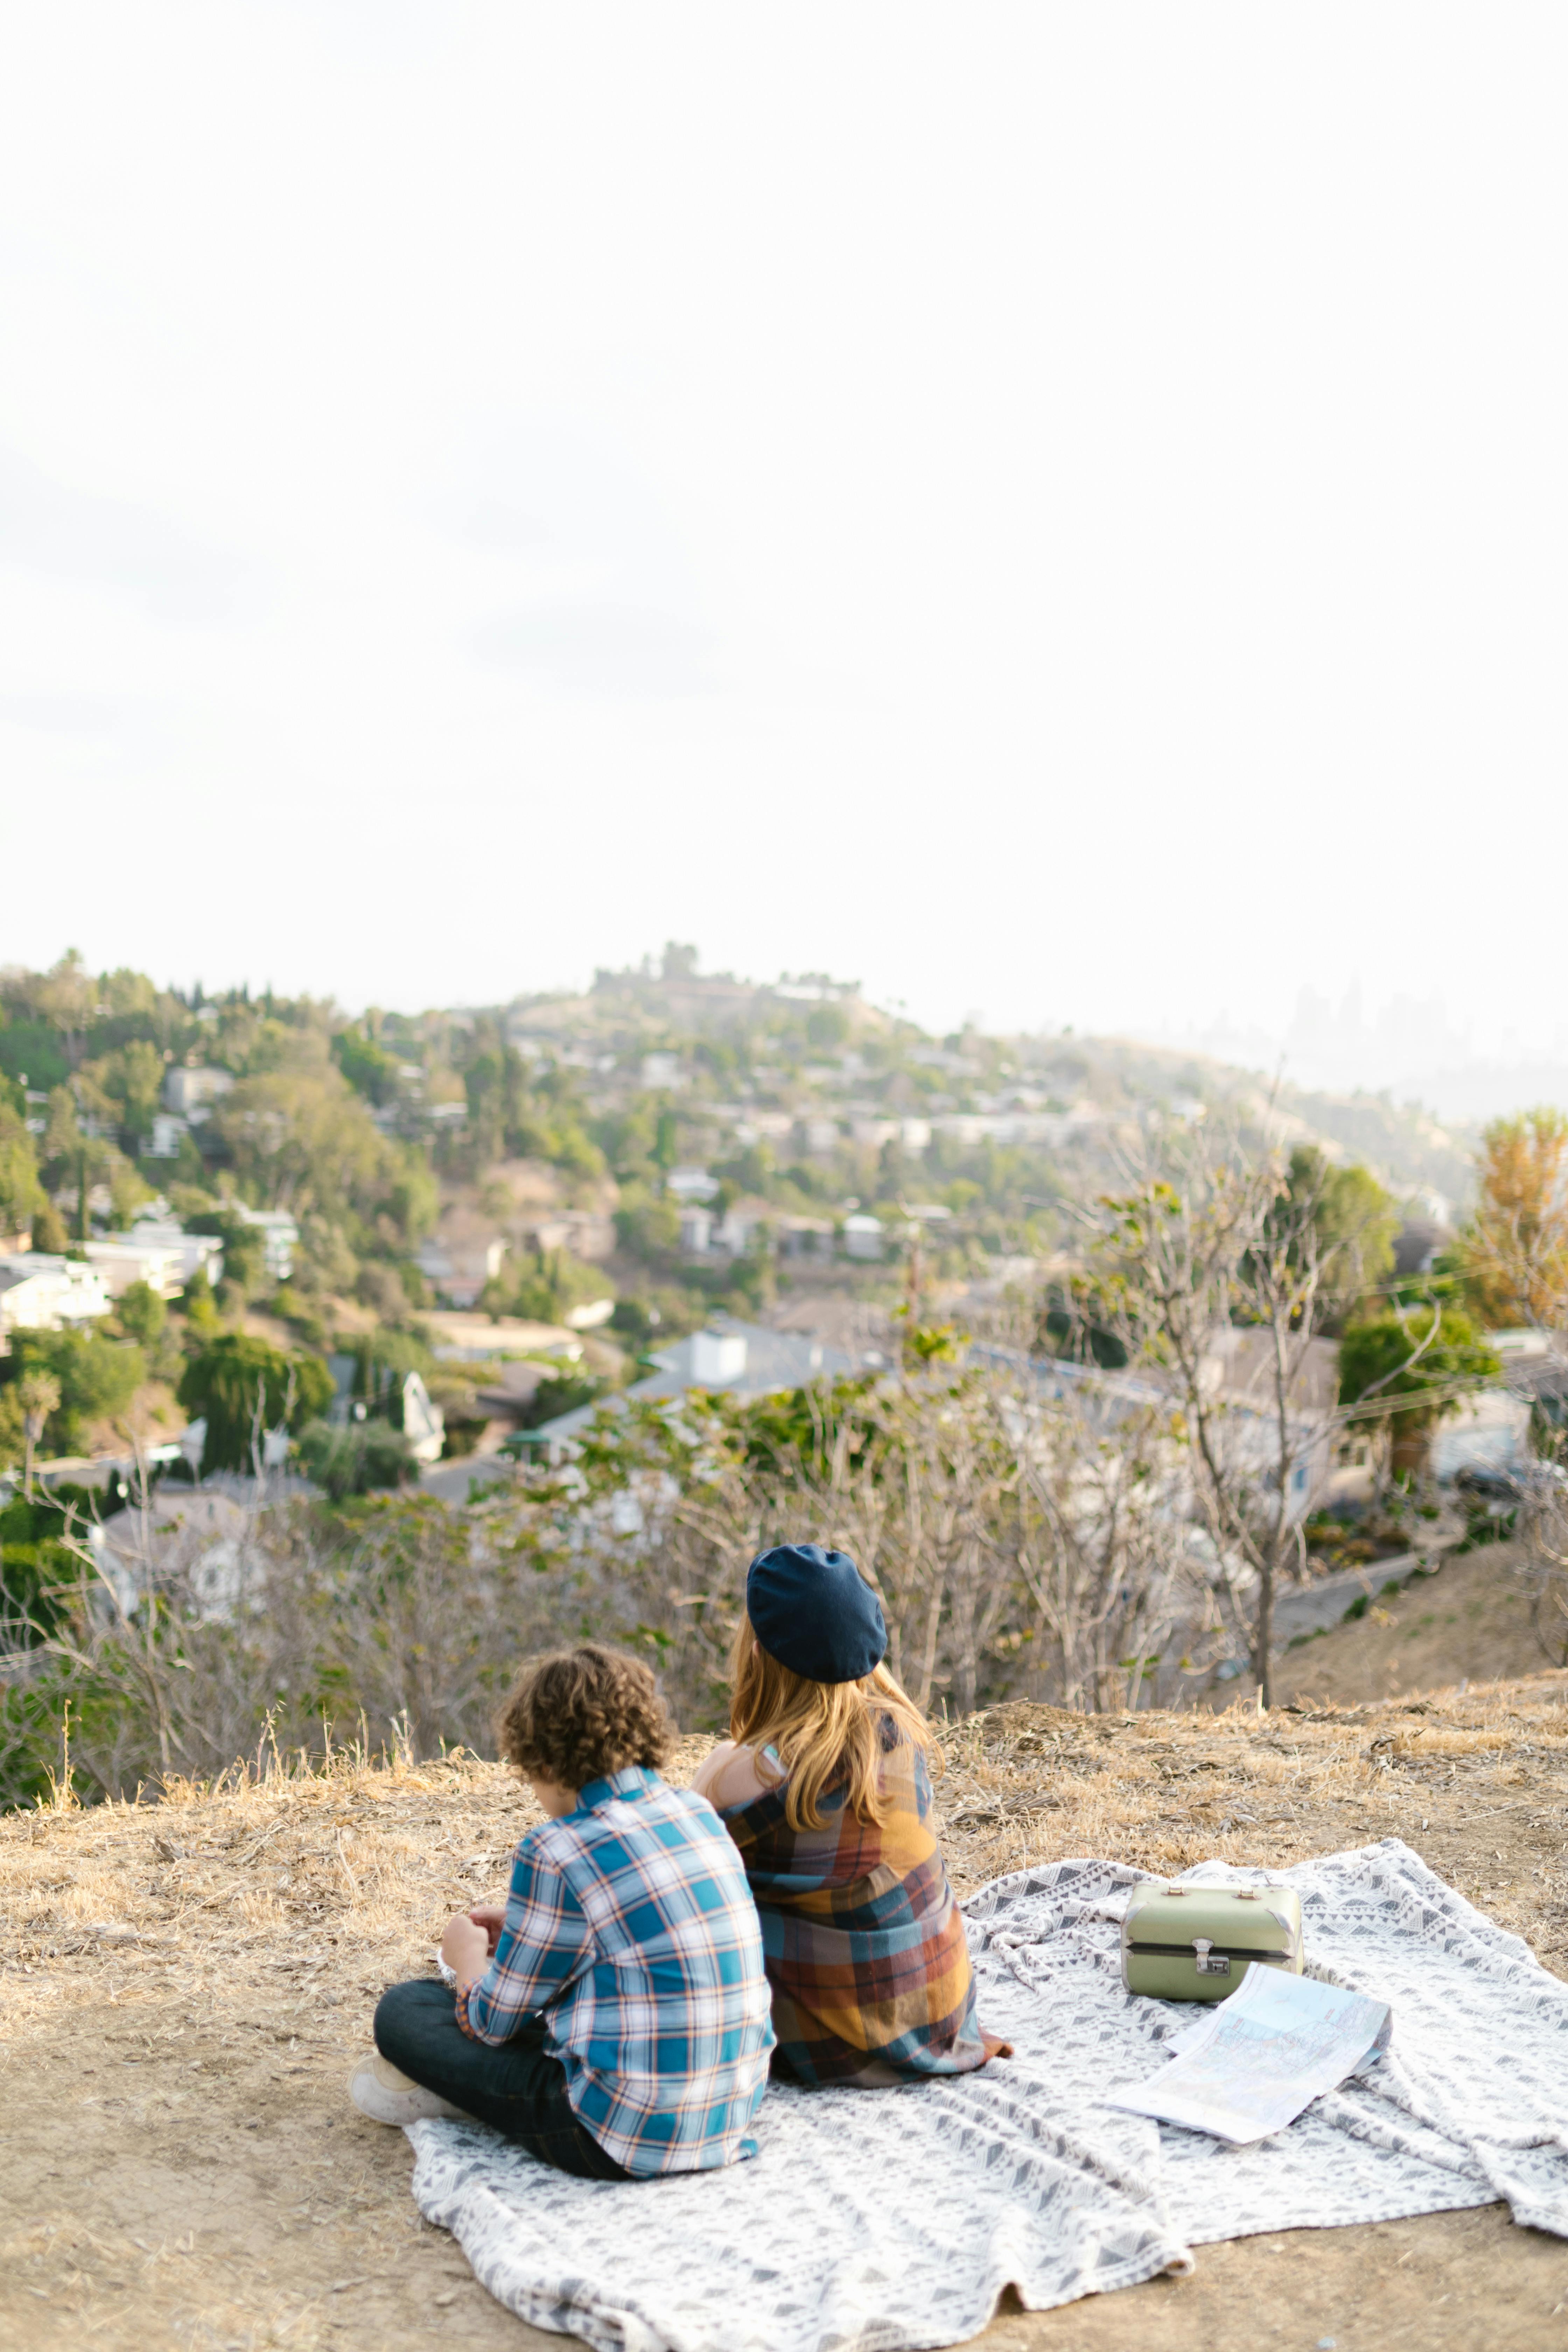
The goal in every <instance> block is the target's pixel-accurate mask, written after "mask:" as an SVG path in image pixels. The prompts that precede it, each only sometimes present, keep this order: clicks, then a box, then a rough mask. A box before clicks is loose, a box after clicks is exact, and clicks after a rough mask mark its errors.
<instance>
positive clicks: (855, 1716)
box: [730, 1611, 942, 1830]
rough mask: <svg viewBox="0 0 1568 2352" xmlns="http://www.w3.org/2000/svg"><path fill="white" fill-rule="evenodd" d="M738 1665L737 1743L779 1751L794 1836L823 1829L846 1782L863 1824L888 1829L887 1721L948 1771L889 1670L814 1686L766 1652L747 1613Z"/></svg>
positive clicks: (735, 1655) (734, 1659) (738, 1635)
mask: <svg viewBox="0 0 1568 2352" xmlns="http://www.w3.org/2000/svg"><path fill="white" fill-rule="evenodd" d="M730 1663H731V1670H732V1673H733V1675H734V1684H735V1688H734V1696H732V1697H731V1701H730V1737H731V1739H733V1740H734V1741H735V1742H736V1744H737V1745H738V1746H740V1747H744V1748H773V1751H774V1753H775V1754H776V1756H777V1757H778V1759H779V1762H780V1763H781V1764H782V1765H783V1767H784V1771H785V1773H786V1774H787V1775H788V1779H789V1788H788V1791H787V1793H786V1795H785V1798H784V1818H785V1820H786V1821H787V1822H788V1823H789V1825H790V1827H791V1829H792V1830H798V1829H813V1830H819V1829H821V1827H822V1825H823V1816H822V1810H821V1806H820V1803H819V1799H820V1798H821V1796H822V1794H823V1792H824V1790H826V1789H829V1788H832V1787H835V1786H837V1783H838V1782H839V1781H840V1780H843V1781H845V1782H847V1786H846V1789H845V1792H844V1801H845V1803H846V1804H847V1806H848V1808H849V1810H850V1811H851V1812H852V1813H854V1814H855V1816H856V1818H857V1819H858V1820H859V1821H862V1822H875V1823H876V1824H877V1826H878V1828H879V1829H880V1828H881V1827H882V1825H883V1823H884V1822H886V1821H887V1818H888V1815H889V1811H890V1808H889V1805H888V1803H887V1801H886V1800H885V1799H884V1797H883V1795H882V1791H881V1786H880V1769H881V1760H882V1754H883V1747H882V1736H881V1718H882V1717H890V1719H891V1721H892V1723H893V1725H894V1727H895V1728H896V1729H897V1730H898V1732H899V1733H900V1735H901V1736H902V1737H903V1738H905V1739H907V1740H908V1741H909V1742H910V1746H911V1747H912V1748H917V1749H919V1751H920V1752H921V1755H923V1756H924V1757H925V1758H926V1759H928V1762H929V1764H930V1766H931V1769H932V1770H933V1771H940V1770H941V1769H942V1758H941V1754H940V1752H939V1751H938V1749H937V1747H936V1743H935V1741H934V1740H933V1739H932V1738H931V1727H930V1725H929V1724H928V1723H927V1721H926V1719H925V1717H924V1716H923V1715H922V1714H921V1711H920V1709H919V1707H918V1706H916V1705H915V1703H914V1701H913V1699H912V1698H910V1696H909V1694H908V1692H907V1691H905V1690H904V1689H903V1688H902V1687H901V1686H900V1684H899V1683H898V1681H897V1680H896V1679H895V1678H894V1676H893V1675H890V1674H889V1672H888V1669H887V1667H886V1666H883V1665H876V1666H873V1667H872V1669H871V1671H870V1673H869V1674H868V1675H863V1676H862V1677H861V1679H860V1681H859V1682H858V1683H814V1682H809V1681H808V1680H807V1679H806V1677H805V1675H797V1674H795V1673H793V1672H792V1671H791V1669H790V1668H789V1667H788V1666H783V1665H781V1664H779V1662H778V1660H777V1659H776V1658H775V1657H773V1655H772V1654H770V1653H769V1652H768V1651H766V1650H764V1649H763V1645H762V1643H760V1642H759V1641H758V1639H757V1637H756V1635H755V1634H754V1633H752V1621H751V1619H750V1618H749V1617H748V1616H747V1615H746V1614H745V1612H744V1611H742V1615H741V1622H740V1624H739V1625H738V1626H737V1627H736V1629H735V1646H734V1650H733V1652H732V1653H731V1661H730Z"/></svg>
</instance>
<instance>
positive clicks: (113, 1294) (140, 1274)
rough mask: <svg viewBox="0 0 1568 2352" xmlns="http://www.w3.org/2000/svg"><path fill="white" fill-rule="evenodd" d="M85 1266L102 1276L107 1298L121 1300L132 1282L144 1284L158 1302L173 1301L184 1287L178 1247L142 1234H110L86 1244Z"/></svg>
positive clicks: (182, 1256) (182, 1257)
mask: <svg viewBox="0 0 1568 2352" xmlns="http://www.w3.org/2000/svg"><path fill="white" fill-rule="evenodd" d="M180 1240H181V1241H183V1240H184V1234H181V1236H180ZM87 1262H88V1264H89V1265H91V1266H96V1267H97V1269H98V1271H99V1273H100V1275H101V1276H103V1282H104V1287H105V1289H106V1290H107V1291H108V1293H109V1295H110V1298H120V1297H123V1295H124V1293H125V1292H126V1291H128V1290H129V1289H130V1287H131V1286H132V1283H133V1282H144V1283H145V1284H146V1285H147V1287H148V1289H149V1290H155V1291H156V1292H157V1294H158V1296H159V1297H160V1298H174V1297H178V1295H179V1293H180V1292H181V1291H182V1290H183V1289H184V1286H185V1269H184V1251H183V1250H182V1249H181V1248H180V1246H179V1243H178V1242H175V1243H164V1242H154V1241H152V1240H150V1239H149V1238H148V1236H147V1234H145V1233H142V1234H107V1235H106V1236H105V1238H104V1239H103V1240H102V1241H100V1242H89V1243H88V1244H87Z"/></svg>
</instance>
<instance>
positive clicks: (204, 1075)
mask: <svg viewBox="0 0 1568 2352" xmlns="http://www.w3.org/2000/svg"><path fill="white" fill-rule="evenodd" d="M233 1085H234V1077H233V1075H232V1073H231V1072H230V1071H228V1070H213V1069H205V1068H204V1069H195V1070H191V1069H187V1068H186V1067H185V1066H184V1064H183V1063H177V1064H176V1065H175V1066H174V1068H173V1069H171V1070H170V1071H169V1072H168V1073H167V1075H166V1076H165V1077H164V1079H163V1102H164V1106H165V1108H167V1109H169V1110H172V1111H173V1112H174V1114H175V1116H176V1117H177V1118H183V1119H186V1120H188V1121H189V1123H190V1124H191V1126H192V1127H199V1126H200V1125H201V1123H202V1121H203V1119H204V1118H211V1117H212V1107H213V1105H214V1103H215V1102H216V1101H217V1099H218V1097H220V1096H221V1095H226V1094H227V1093H228V1092H229V1091H230V1089H231V1088H232V1087H233Z"/></svg>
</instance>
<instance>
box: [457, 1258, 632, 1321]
mask: <svg viewBox="0 0 1568 2352" xmlns="http://www.w3.org/2000/svg"><path fill="white" fill-rule="evenodd" d="M613 1297H615V1285H614V1283H612V1282H611V1281H610V1280H609V1278H608V1277H607V1276H605V1275H604V1274H601V1272H600V1271H599V1269H598V1267H597V1266H594V1265H587V1264H585V1263H584V1260H583V1259H582V1258H580V1257H574V1256H573V1255H572V1253H571V1251H570V1250H563V1249H557V1250H538V1251H535V1252H534V1254H533V1255H532V1256H531V1257H529V1258H525V1259H524V1260H523V1262H522V1264H521V1266H520V1267H519V1268H518V1269H517V1270H516V1271H515V1272H514V1271H512V1270H511V1269H510V1268H509V1269H508V1271H507V1273H505V1274H503V1275H501V1276H498V1278H497V1279H496V1280H495V1281H494V1282H492V1283H487V1284H486V1286H485V1290H484V1294H483V1296H482V1297H481V1299H480V1301H479V1304H480V1305H481V1306H482V1307H484V1309H485V1311H486V1313H487V1314H492V1315H521V1316H522V1317H523V1318H525V1319H526V1320H528V1321H529V1322H532V1323H561V1322H563V1321H564V1320H565V1318H566V1316H567V1315H568V1314H569V1313H570V1311H571V1309H572V1308H573V1307H584V1306H586V1305H587V1304H588V1303H589V1301H590V1300H592V1299H596V1298H613Z"/></svg>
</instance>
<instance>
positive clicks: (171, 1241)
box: [109, 1204, 223, 1288]
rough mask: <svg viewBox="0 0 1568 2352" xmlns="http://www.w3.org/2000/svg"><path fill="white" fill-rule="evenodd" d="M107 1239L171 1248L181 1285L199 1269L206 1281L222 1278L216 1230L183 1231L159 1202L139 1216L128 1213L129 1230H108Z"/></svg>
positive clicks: (190, 1278)
mask: <svg viewBox="0 0 1568 2352" xmlns="http://www.w3.org/2000/svg"><path fill="white" fill-rule="evenodd" d="M109 1239H110V1242H119V1241H129V1242H132V1243H134V1244H136V1245H137V1247H139V1248H140V1247H143V1246H145V1247H147V1248H150V1249H164V1250H172V1251H174V1253H175V1254H176V1255H177V1256H178V1258H179V1261H180V1284H181V1287H182V1288H184V1285H185V1284H186V1283H187V1282H194V1281H195V1277H196V1276H197V1275H198V1274H199V1273H205V1276H206V1278H207V1280H208V1281H209V1282H214V1283H216V1282H217V1281H219V1280H221V1278H222V1276H223V1244H222V1243H221V1242H220V1241H219V1240H218V1238H217V1236H216V1234H187V1233H186V1232H185V1231H184V1227H183V1226H181V1225H177V1224H175V1223H174V1220H173V1219H172V1218H171V1217H170V1216H168V1214H167V1213H166V1209H165V1208H164V1207H163V1205H162V1204H161V1205H160V1207H159V1208H154V1209H153V1210H151V1211H150V1212H144V1213H142V1215H141V1216H139V1217H132V1220H131V1231H130V1233H129V1234H110V1236H109Z"/></svg>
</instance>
